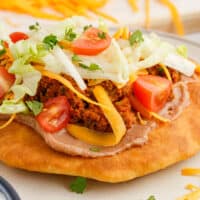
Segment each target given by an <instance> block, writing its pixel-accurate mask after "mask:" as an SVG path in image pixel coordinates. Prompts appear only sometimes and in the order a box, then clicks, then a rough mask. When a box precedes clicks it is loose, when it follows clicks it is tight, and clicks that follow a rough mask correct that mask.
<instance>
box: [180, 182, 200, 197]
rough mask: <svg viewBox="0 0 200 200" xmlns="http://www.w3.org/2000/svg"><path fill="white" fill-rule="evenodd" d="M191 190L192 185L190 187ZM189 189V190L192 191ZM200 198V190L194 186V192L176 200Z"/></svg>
mask: <svg viewBox="0 0 200 200" xmlns="http://www.w3.org/2000/svg"><path fill="white" fill-rule="evenodd" d="M190 188H191V185H190ZM190 188H188V189H189V190H191V189H190ZM199 198H200V188H199V187H197V186H192V191H191V192H190V193H188V194H186V195H184V196H182V197H179V198H177V199H176V200H199Z"/></svg>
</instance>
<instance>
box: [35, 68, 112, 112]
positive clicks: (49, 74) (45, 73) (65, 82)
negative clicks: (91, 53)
mask: <svg viewBox="0 0 200 200" xmlns="http://www.w3.org/2000/svg"><path fill="white" fill-rule="evenodd" d="M35 68H36V69H37V70H38V71H40V72H41V74H42V75H43V76H46V77H49V78H51V79H55V80H57V81H59V82H60V83H62V84H63V85H64V86H65V87H67V88H69V89H70V90H71V91H72V92H74V93H75V94H76V95H77V96H78V97H79V98H81V99H83V100H84V101H86V102H88V103H91V104H94V105H97V106H100V107H102V108H104V109H107V110H110V109H109V107H107V106H105V105H104V104H101V103H97V102H95V101H93V100H91V99H89V98H88V97H86V96H84V95H83V94H82V93H80V92H79V91H78V90H76V89H75V88H74V87H73V85H72V84H71V82H70V81H68V80H67V79H65V78H63V77H62V76H61V75H59V74H55V73H53V72H50V71H47V70H44V69H43V68H42V67H40V66H35Z"/></svg>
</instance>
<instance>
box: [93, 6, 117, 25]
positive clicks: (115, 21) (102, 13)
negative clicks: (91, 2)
mask: <svg viewBox="0 0 200 200" xmlns="http://www.w3.org/2000/svg"><path fill="white" fill-rule="evenodd" d="M91 11H92V12H94V13H95V14H97V15H99V16H101V17H103V18H105V19H108V20H110V21H112V22H113V23H115V24H117V23H118V20H117V19H115V18H114V17H112V16H110V15H108V14H106V13H104V12H102V11H99V10H94V9H93V10H91Z"/></svg>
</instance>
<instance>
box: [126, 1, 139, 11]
mask: <svg viewBox="0 0 200 200" xmlns="http://www.w3.org/2000/svg"><path fill="white" fill-rule="evenodd" d="M128 3H129V4H130V6H131V8H132V10H133V11H134V12H138V11H139V8H138V4H137V2H136V0H128Z"/></svg>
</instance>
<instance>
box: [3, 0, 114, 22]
mask: <svg viewBox="0 0 200 200" xmlns="http://www.w3.org/2000/svg"><path fill="white" fill-rule="evenodd" d="M107 2H108V0H93V1H91V0H83V1H79V0H69V1H65V0H57V1H55V0H37V1H36V0H17V1H7V0H1V4H0V9H2V10H8V11H13V12H17V13H22V14H29V15H32V16H34V17H38V18H45V19H51V20H61V19H64V18H66V17H71V16H74V15H82V16H85V17H89V16H88V13H89V11H92V12H94V13H96V14H97V15H99V16H102V17H104V18H106V19H108V20H111V21H113V22H115V23H116V22H117V20H116V19H115V18H114V17H112V16H109V15H107V14H106V13H103V12H101V11H98V10H97V9H99V8H101V7H102V6H104V5H105V4H106V3H107ZM47 9H49V11H50V12H49V11H47Z"/></svg>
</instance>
